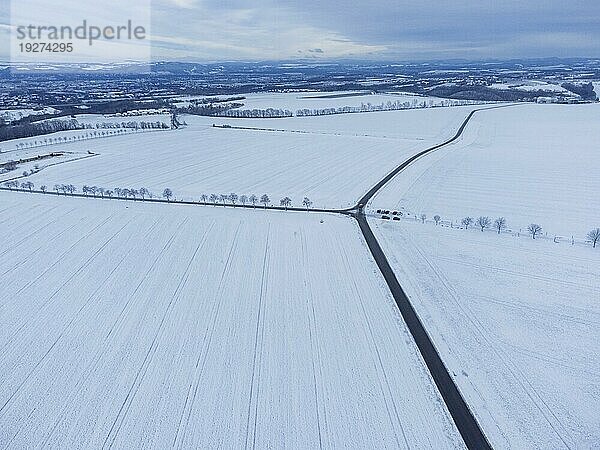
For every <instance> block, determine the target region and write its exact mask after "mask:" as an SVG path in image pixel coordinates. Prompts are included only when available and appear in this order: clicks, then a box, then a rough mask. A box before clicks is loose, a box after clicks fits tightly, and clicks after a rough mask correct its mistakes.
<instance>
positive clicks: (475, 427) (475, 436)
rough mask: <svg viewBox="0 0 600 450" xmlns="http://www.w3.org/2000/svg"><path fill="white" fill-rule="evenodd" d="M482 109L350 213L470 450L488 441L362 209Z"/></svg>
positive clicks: (483, 446) (485, 446) (385, 180)
mask: <svg viewBox="0 0 600 450" xmlns="http://www.w3.org/2000/svg"><path fill="white" fill-rule="evenodd" d="M483 109H491V108H481V109H476V110H473V111H472V112H471V113H470V114H469V115H468V116H467V118H466V119H465V120H464V122H463V123H462V125H461V126H460V128H459V129H458V131H457V132H456V134H455V135H454V136H453V137H452V138H450V139H448V140H447V141H445V142H442V143H441V144H438V145H435V146H433V147H430V148H428V149H426V150H423V151H422V152H420V153H417V154H416V155H414V156H412V157H411V158H409V159H408V160H406V161H404V162H403V163H402V164H401V165H400V166H398V167H396V169H394V170H393V171H392V172H390V173H389V174H388V175H387V176H386V177H385V178H383V179H382V180H381V181H380V182H379V183H377V184H376V185H375V186H373V187H372V188H371V189H370V190H369V192H367V193H366V194H365V195H364V196H363V197H362V198H361V199H360V200H359V202H358V204H357V206H356V210H355V211H356V212H355V214H353V215H354V217H355V218H356V220H357V221H358V226H359V227H360V230H361V232H362V234H363V236H364V238H365V241H366V242H367V246H368V247H369V250H370V251H371V254H372V255H373V258H375V262H376V263H377V266H378V267H379V270H381V273H382V275H383V278H385V281H386V283H387V284H388V287H389V288H390V291H391V293H392V295H393V297H394V300H395V301H396V305H398V309H399V310H400V313H401V314H402V318H403V319H404V322H405V323H406V325H407V326H408V329H409V331H410V334H411V335H412V337H413V339H414V341H415V343H416V344H417V347H418V348H419V352H420V353H421V355H422V357H423V359H424V360H425V364H426V365H427V368H428V369H429V372H430V373H431V376H432V378H433V381H434V382H435V384H436V386H437V388H438V390H439V391H440V394H441V395H442V398H443V399H444V403H445V404H446V407H447V408H448V410H449V411H450V415H451V416H452V419H453V420H454V423H455V424H456V427H457V428H458V431H459V432H460V434H461V436H462V438H463V440H464V441H465V444H466V445H467V447H468V448H469V449H491V448H492V446H491V445H490V443H489V442H488V440H487V438H486V436H485V434H484V433H483V430H482V429H481V427H480V426H479V424H478V423H477V419H476V418H475V416H474V415H473V413H472V411H471V409H470V408H469V406H468V405H467V403H466V402H465V400H464V398H463V397H462V395H461V393H460V391H459V389H458V386H457V385H456V384H455V383H454V380H453V379H452V376H451V375H450V373H449V372H448V369H447V368H446V366H445V365H444V362H443V361H442V358H441V357H440V354H439V353H438V351H437V350H436V348H435V345H434V344H433V342H432V341H431V338H430V337H429V335H428V334H427V331H426V330H425V327H424V326H423V323H422V322H421V320H420V319H419V316H418V315H417V313H416V311H415V309H414V308H413V306H412V304H411V303H410V300H409V299H408V296H407V295H406V293H405V292H404V290H403V289H402V287H401V286H400V283H399V282H398V279H397V278H396V275H395V274H394V271H393V270H392V268H391V266H390V264H389V262H388V260H387V258H386V256H385V253H384V252H383V250H382V249H381V246H380V245H379V242H377V239H376V238H375V235H374V234H373V231H372V230H371V227H370V226H369V223H368V221H367V217H366V215H365V206H366V205H367V203H368V202H369V201H370V200H371V199H372V198H373V196H374V195H375V194H376V193H377V192H378V191H379V190H380V189H381V188H383V187H384V186H385V185H386V184H387V183H388V182H389V181H390V180H392V178H394V177H395V176H396V175H398V174H399V173H400V172H401V171H402V170H404V169H405V168H406V167H408V166H409V165H411V164H412V163H413V162H415V161H416V160H417V159H419V158H420V157H422V156H424V155H427V154H428V153H431V152H434V151H435V150H437V149H439V148H441V147H444V146H446V145H449V144H451V143H452V142H454V141H456V140H457V139H458V138H459V137H460V136H461V135H462V134H463V132H464V130H465V128H466V126H467V124H468V123H469V121H470V120H471V119H472V118H473V116H474V115H475V113H476V112H478V111H482V110H483Z"/></svg>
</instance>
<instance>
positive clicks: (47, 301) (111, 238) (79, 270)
mask: <svg viewBox="0 0 600 450" xmlns="http://www.w3.org/2000/svg"><path fill="white" fill-rule="evenodd" d="M111 218H112V216H111V217H109V218H108V219H106V220H105V221H104V222H103V224H104V223H106V222H107V221H108V220H109V219H111ZM132 220H133V219H130V220H129V221H128V222H126V223H125V225H123V226H122V227H121V228H119V229H118V230H117V231H116V232H115V233H114V234H113V235H112V236H111V237H110V238H108V239H107V240H106V241H105V242H104V243H103V244H102V245H101V246H100V247H99V248H97V249H96V251H95V252H94V253H93V254H92V255H91V256H90V257H89V258H88V259H87V260H86V261H85V262H84V263H83V264H82V265H81V266H79V268H78V269H77V270H76V271H75V272H73V273H72V274H71V275H70V276H69V277H68V278H67V279H66V280H65V281H64V282H63V283H62V284H61V285H60V286H59V287H58V288H57V289H55V290H54V292H53V293H52V294H51V295H50V297H48V298H47V299H46V300H45V301H43V303H42V305H40V306H38V307H37V312H38V313H39V312H40V311H41V309H42V308H45V307H47V305H48V304H49V303H50V302H51V301H52V299H53V298H54V297H56V295H57V294H58V293H59V292H60V291H61V290H62V289H63V288H64V287H65V286H67V285H68V284H69V282H70V281H71V280H73V278H75V277H76V276H77V275H79V273H80V272H81V271H83V270H84V269H85V268H87V266H89V265H90V264H91V262H92V261H93V260H94V258H96V256H98V254H99V253H100V252H101V251H102V250H104V248H105V247H106V246H107V245H108V244H109V243H110V242H111V241H112V240H113V239H114V238H115V237H116V236H117V235H118V234H119V233H120V232H121V231H123V229H124V228H125V227H126V226H127V225H129V224H130V223H131V222H132ZM90 234H91V233H90ZM87 236H88V235H86V236H85V237H84V238H82V239H85V238H87ZM78 242H79V241H78ZM74 245H75V244H74ZM65 253H67V252H65ZM59 262H61V261H60V259H59V260H57V261H56V262H55V264H58V263H59ZM46 272H47V271H45V272H44V274H45V273H46ZM44 274H42V275H40V276H38V277H37V278H36V280H35V281H37V280H39V279H40V278H41V277H42V276H43V275H44ZM32 284H33V282H32V283H29V284H28V286H31V285H32ZM23 289H24V288H21V289H19V291H18V292H17V293H16V294H15V295H17V294H20V293H21V291H22V290H23ZM30 321H31V320H30ZM26 325H27V322H23V323H22V324H21V325H20V326H19V328H17V330H15V331H14V332H13V335H12V336H11V338H10V339H9V340H8V342H7V343H6V344H4V345H3V346H2V349H1V350H0V353H1V352H4V350H5V349H6V347H7V346H9V345H10V344H12V342H13V340H14V338H15V337H16V335H17V334H18V333H20V332H21V330H22V329H23V328H24V327H25V326H26ZM1 410H2V409H1V408H0V411H1Z"/></svg>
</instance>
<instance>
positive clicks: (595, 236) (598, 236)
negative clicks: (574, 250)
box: [587, 228, 600, 248]
mask: <svg viewBox="0 0 600 450" xmlns="http://www.w3.org/2000/svg"><path fill="white" fill-rule="evenodd" d="M587 238H588V239H589V240H590V241H592V245H593V247H594V248H596V244H597V243H598V241H600V228H596V229H595V230H592V231H590V232H589V233H588V234H587Z"/></svg>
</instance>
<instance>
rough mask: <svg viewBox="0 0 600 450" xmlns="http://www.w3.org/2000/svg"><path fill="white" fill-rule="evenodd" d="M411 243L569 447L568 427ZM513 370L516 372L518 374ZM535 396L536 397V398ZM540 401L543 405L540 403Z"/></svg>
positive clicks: (431, 264)
mask: <svg viewBox="0 0 600 450" xmlns="http://www.w3.org/2000/svg"><path fill="white" fill-rule="evenodd" d="M411 245H412V247H413V249H414V250H415V251H416V252H417V253H418V254H419V255H420V256H421V258H422V260H423V261H424V262H425V263H426V264H427V265H428V266H429V268H430V269H431V271H432V272H433V273H434V274H435V275H436V277H437V278H438V280H439V282H440V284H441V285H442V286H443V287H444V288H445V289H446V291H447V292H448V293H449V294H450V297H451V298H452V300H453V301H454V303H455V305H456V307H457V308H458V309H459V310H460V311H461V312H462V313H463V315H464V316H465V317H466V318H467V319H468V320H469V321H470V322H471V324H472V325H473V327H474V329H475V330H477V332H478V334H479V336H480V337H481V339H483V340H484V341H485V342H486V344H487V345H488V348H490V349H491V350H492V351H493V352H494V353H496V355H497V356H498V358H499V360H500V361H502V362H503V363H504V365H505V367H506V368H507V369H508V371H509V372H510V374H511V375H512V377H513V378H514V380H515V381H516V382H517V384H519V385H520V386H521V388H522V389H523V391H524V392H525V393H526V394H527V396H528V397H529V399H530V400H531V401H532V402H533V404H534V405H535V407H536V408H537V409H538V410H539V411H540V413H541V414H542V416H543V417H544V419H545V420H546V421H547V422H548V425H550V427H551V428H552V430H553V431H554V432H555V434H556V436H557V437H558V438H559V439H560V440H561V441H562V443H563V444H564V445H565V447H566V448H568V449H570V448H571V446H570V445H569V444H568V443H567V441H566V440H565V439H564V438H563V433H564V434H566V435H567V436H569V438H571V440H572V439H573V437H572V436H571V433H569V431H568V428H567V427H566V426H565V425H564V424H563V423H562V421H561V420H560V419H559V418H558V417H557V416H556V414H555V413H554V411H553V410H552V408H550V406H549V405H548V404H547V403H546V402H545V401H544V399H543V397H542V396H541V395H540V394H539V393H538V392H537V390H536V389H535V388H534V387H533V385H532V384H531V383H530V382H529V380H528V379H527V377H526V376H525V374H524V373H523V372H522V371H521V370H520V369H519V368H518V367H517V366H515V365H514V364H512V363H511V362H510V361H511V359H510V357H509V356H508V355H507V354H506V353H505V352H504V351H503V350H502V349H501V348H498V346H497V345H495V344H494V342H492V341H491V340H490V339H489V338H488V336H487V333H485V329H486V328H485V325H484V324H483V323H481V321H480V320H479V319H477V317H476V316H475V315H473V314H470V313H469V312H468V311H467V310H466V309H465V308H463V306H462V305H461V303H460V301H459V296H458V294H457V292H456V291H455V289H454V287H453V286H452V283H451V282H450V280H448V278H447V277H446V276H445V275H444V273H443V272H442V271H441V270H440V269H439V267H437V265H436V264H435V263H434V262H433V261H431V260H430V259H429V258H427V257H426V256H425V254H424V253H423V251H422V249H421V248H420V247H419V246H418V245H417V244H416V243H415V242H411ZM515 372H518V374H517V373H515ZM525 384H527V385H528V386H529V389H528V388H527V386H526V385H525ZM473 387H474V386H473ZM535 397H537V400H536V398H535ZM540 402H541V403H542V404H543V405H544V406H542V405H540ZM548 414H550V415H551V416H552V417H553V418H554V420H555V421H556V422H557V424H558V425H559V426H560V427H561V428H562V429H563V433H561V432H559V430H557V429H556V426H555V425H556V424H555V423H553V421H552V420H551V418H550V417H548Z"/></svg>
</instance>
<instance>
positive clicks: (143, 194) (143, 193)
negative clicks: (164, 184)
mask: <svg viewBox="0 0 600 450" xmlns="http://www.w3.org/2000/svg"><path fill="white" fill-rule="evenodd" d="M138 192H139V193H140V197H142V200H144V199H145V198H146V197H147V196H148V194H149V192H148V189H146V188H145V187H141V188H140V189H139V190H138Z"/></svg>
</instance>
